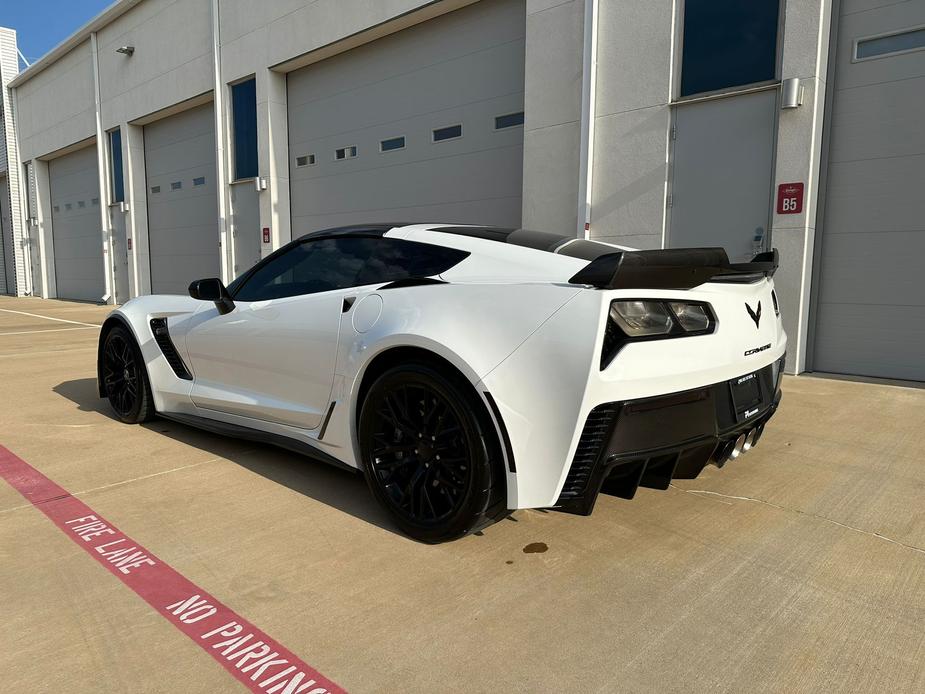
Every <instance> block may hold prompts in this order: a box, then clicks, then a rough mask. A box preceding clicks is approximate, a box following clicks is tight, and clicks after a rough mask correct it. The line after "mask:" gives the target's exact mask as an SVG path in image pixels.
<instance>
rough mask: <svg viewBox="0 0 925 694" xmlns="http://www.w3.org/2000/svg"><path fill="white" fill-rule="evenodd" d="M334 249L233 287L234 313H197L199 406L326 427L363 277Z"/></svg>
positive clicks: (289, 253) (194, 345)
mask: <svg viewBox="0 0 925 694" xmlns="http://www.w3.org/2000/svg"><path fill="white" fill-rule="evenodd" d="M334 244H335V240H333V239H331V240H319V241H310V242H303V243H297V244H294V245H292V246H290V247H287V248H285V249H283V250H282V251H281V252H280V253H278V254H275V255H274V256H271V257H270V258H268V259H267V260H266V261H264V262H263V263H262V264H260V265H258V266H257V267H256V268H255V269H254V271H253V272H252V273H250V274H249V275H248V276H246V277H244V278H243V279H242V282H241V283H240V285H239V286H237V287H236V286H235V285H232V290H231V291H232V295H233V298H234V302H235V308H234V310H233V311H231V312H229V313H226V314H225V315H221V314H220V313H219V311H218V310H217V308H216V307H215V306H214V305H213V304H211V303H209V304H204V306H203V308H201V309H200V310H199V311H198V312H197V313H196V315H195V316H194V317H193V319H192V321H191V327H190V329H189V331H188V332H187V335H186V346H187V350H188V354H189V359H190V362H191V364H192V371H193V387H192V390H191V393H190V397H191V398H192V400H193V403H194V404H195V405H196V406H197V407H200V408H202V409H204V410H214V411H219V412H225V413H228V414H234V415H241V416H244V417H249V418H252V419H257V420H264V421H270V422H276V423H280V424H288V425H291V426H296V427H300V428H304V429H314V428H317V427H318V426H319V425H320V424H321V420H322V418H323V416H324V412H325V410H326V409H327V406H328V402H329V398H330V394H331V387H332V383H333V380H334V371H335V366H336V363H335V362H336V355H337V340H338V330H339V327H340V316H341V308H342V306H343V298H344V296H345V295H346V294H348V293H350V291H351V287H350V285H352V284H353V282H352V279H353V276H355V275H356V270H355V269H354V268H353V267H350V266H348V267H346V268H345V267H344V266H343V263H339V262H338V261H337V258H336V250H337V249H336V247H335V245H334ZM236 284H237V283H236ZM345 285H346V286H345Z"/></svg>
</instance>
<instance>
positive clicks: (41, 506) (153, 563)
mask: <svg viewBox="0 0 925 694" xmlns="http://www.w3.org/2000/svg"><path fill="white" fill-rule="evenodd" d="M0 477H3V478H4V479H5V480H6V481H7V483H8V484H9V485H10V486H11V487H13V488H14V489H15V490H16V491H18V492H19V493H20V494H22V496H23V497H24V498H25V499H27V500H28V501H30V502H31V503H32V505H33V507H34V508H36V509H38V510H39V511H41V512H42V513H43V514H45V516H46V517H47V518H48V519H49V520H51V522H52V523H54V524H55V525H56V526H57V527H58V529H59V530H61V531H62V532H63V533H64V534H65V535H67V536H68V537H69V538H70V539H71V540H72V541H73V542H74V543H75V544H76V545H77V546H78V547H81V548H83V549H84V550H85V551H86V552H87V554H89V555H90V556H91V557H93V559H94V560H95V561H96V562H97V563H99V564H100V565H101V566H103V568H105V569H106V570H107V571H109V573H111V574H112V575H113V576H115V577H116V578H118V579H119V580H120V581H122V583H123V584H125V585H126V586H127V587H128V588H130V589H131V590H132V591H133V592H134V593H135V594H136V595H138V597H140V598H141V599H142V600H144V601H145V602H146V603H147V604H148V605H150V606H151V607H152V608H153V609H154V610H155V611H156V612H157V613H158V614H160V615H161V616H162V617H164V618H165V619H166V620H167V621H168V622H170V623H171V624H173V625H174V626H175V627H176V628H177V629H178V630H179V631H181V632H183V633H184V634H185V635H186V636H187V637H189V638H190V639H191V640H192V641H193V643H195V644H196V645H198V646H199V647H200V648H201V649H202V650H203V651H205V652H206V653H208V654H209V655H210V656H212V658H213V659H214V660H215V661H216V662H218V663H219V665H221V666H222V667H223V668H225V670H227V671H228V672H229V673H230V674H231V675H232V676H234V677H235V678H236V679H237V680H238V681H239V682H241V683H242V684H243V685H245V686H246V687H247V688H248V689H249V690H250V691H252V692H267V693H269V694H278V693H280V694H296V693H297V692H309V691H310V692H311V694H339V693H341V692H344V689H342V688H341V687H339V686H338V685H336V684H335V683H334V682H332V681H331V680H329V679H327V678H326V677H324V675H322V674H321V673H319V672H318V671H317V670H315V669H314V668H312V667H311V666H310V665H308V664H306V663H305V662H304V661H302V660H301V659H300V658H299V657H298V656H296V655H295V654H293V653H292V651H289V650H288V649H286V648H285V647H284V646H282V645H281V644H280V643H278V642H276V641H274V640H273V639H272V638H270V637H269V636H268V635H267V634H265V633H264V632H262V631H261V630H260V629H258V628H257V627H256V626H254V625H253V624H251V623H250V622H248V621H247V620H246V619H244V618H243V617H241V616H240V615H238V614H237V613H236V612H234V611H233V610H231V609H230V608H229V607H227V606H226V605H223V604H222V603H221V602H219V601H218V600H217V599H216V598H214V597H213V596H211V595H209V594H208V593H207V592H205V591H204V590H202V588H200V587H198V586H197V585H195V584H194V583H193V582H192V581H190V580H189V579H187V578H186V577H185V576H183V575H182V574H180V573H179V572H178V571H177V570H175V569H174V568H172V567H171V566H169V565H168V564H166V563H164V562H163V561H161V560H160V559H158V558H157V557H156V556H155V555H154V554H152V553H151V552H149V551H148V550H147V549H145V548H144V547H142V546H141V545H140V544H138V543H137V542H135V541H134V540H133V539H132V538H130V537H129V536H128V535H126V534H125V533H123V532H122V531H120V530H119V529H118V528H116V527H115V526H114V525H113V524H112V523H110V522H109V521H107V520H105V519H103V518H102V517H101V516H99V515H98V514H97V513H95V512H94V511H93V509H92V508H90V507H89V506H87V505H86V504H85V503H83V502H82V501H80V500H79V499H76V498H75V497H74V496H73V495H72V494H69V493H68V491H67V490H66V489H64V488H63V487H61V486H59V485H57V484H55V483H54V482H53V481H52V480H50V479H49V478H47V477H46V476H45V475H43V474H42V473H41V472H39V471H38V470H36V469H35V468H34V467H32V466H31V465H29V464H28V463H27V462H26V461H24V460H22V459H21V458H19V457H17V456H16V455H14V454H13V453H12V452H10V451H9V450H8V449H7V448H4V447H3V446H0ZM139 646H143V644H142V643H141V642H139Z"/></svg>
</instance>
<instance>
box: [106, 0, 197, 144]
mask: <svg viewBox="0 0 925 694" xmlns="http://www.w3.org/2000/svg"><path fill="white" fill-rule="evenodd" d="M211 35H212V18H211V10H210V5H209V2H208V0H145V2H142V3H140V4H138V5H137V6H135V7H134V8H133V9H132V10H131V11H130V12H128V13H126V14H124V15H122V16H121V17H119V18H118V19H116V20H115V21H113V22H112V23H111V24H109V25H108V26H106V27H103V28H102V29H100V31H99V33H98V36H97V43H98V50H99V80H100V99H101V108H100V111H101V115H102V125H103V129H104V130H110V129H112V128H115V127H118V126H120V125H122V124H124V123H129V122H131V121H133V120H136V119H139V118H142V117H143V116H146V115H148V114H151V113H155V112H157V111H159V110H161V109H164V108H167V107H169V106H172V105H173V104H177V103H180V102H183V101H186V100H187V99H191V98H193V97H195V96H199V95H200V94H204V93H206V92H209V91H211V90H212V88H213V86H214V82H213V75H212V41H211V38H210V37H211ZM120 46H134V48H135V52H134V54H133V55H131V56H127V55H123V54H121V53H116V49H117V48H119V47H120ZM91 79H92V75H91Z"/></svg>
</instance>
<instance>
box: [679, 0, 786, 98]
mask: <svg viewBox="0 0 925 694" xmlns="http://www.w3.org/2000/svg"><path fill="white" fill-rule="evenodd" d="M779 13H780V2H779V0H685V3H684V36H683V49H682V54H681V96H690V95H691V94H700V93H703V92H712V91H717V90H721V89H731V88H735V87H744V86H747V85H750V84H755V83H756V82H765V81H768V80H773V79H774V78H775V76H776V74H777V26H778V15H779Z"/></svg>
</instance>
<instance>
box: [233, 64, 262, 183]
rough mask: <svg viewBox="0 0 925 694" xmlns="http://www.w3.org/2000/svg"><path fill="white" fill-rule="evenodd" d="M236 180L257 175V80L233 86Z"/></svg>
mask: <svg viewBox="0 0 925 694" xmlns="http://www.w3.org/2000/svg"><path fill="white" fill-rule="evenodd" d="M231 113H232V119H233V121H234V123H233V128H232V130H233V137H234V177H235V180H241V179H244V178H256V177H257V82H256V80H255V79H249V80H246V81H244V82H239V83H238V84H233V85H232V86H231Z"/></svg>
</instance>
